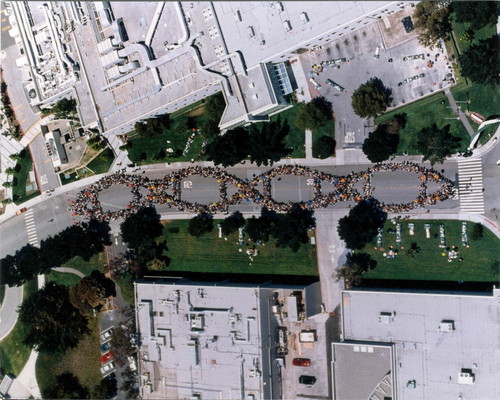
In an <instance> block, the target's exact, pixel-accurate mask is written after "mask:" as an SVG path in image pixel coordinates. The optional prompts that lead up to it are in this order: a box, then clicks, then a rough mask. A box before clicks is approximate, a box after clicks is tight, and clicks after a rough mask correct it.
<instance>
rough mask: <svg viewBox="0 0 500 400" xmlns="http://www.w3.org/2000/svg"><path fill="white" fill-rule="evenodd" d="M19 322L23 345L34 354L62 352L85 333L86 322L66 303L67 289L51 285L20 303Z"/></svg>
mask: <svg viewBox="0 0 500 400" xmlns="http://www.w3.org/2000/svg"><path fill="white" fill-rule="evenodd" d="M19 321H20V322H21V324H22V329H21V332H22V336H23V339H22V340H23V343H25V344H27V345H29V346H33V347H35V348H36V349H37V350H38V351H47V352H63V351H65V350H67V349H71V348H74V347H76V345H77V344H78V342H79V341H80V339H81V337H82V336H83V335H84V334H86V333H89V330H88V327H87V319H86V318H85V317H84V316H82V315H81V314H80V312H79V311H78V310H77V309H76V308H75V307H73V306H72V305H71V303H70V301H69V297H68V289H67V288H66V287H65V286H61V285H57V284H55V283H53V282H49V283H47V284H46V285H45V286H44V287H43V288H42V289H40V290H38V291H37V292H35V293H33V294H32V295H31V296H29V297H28V298H27V299H26V300H24V301H23V303H22V304H21V306H20V307H19Z"/></svg>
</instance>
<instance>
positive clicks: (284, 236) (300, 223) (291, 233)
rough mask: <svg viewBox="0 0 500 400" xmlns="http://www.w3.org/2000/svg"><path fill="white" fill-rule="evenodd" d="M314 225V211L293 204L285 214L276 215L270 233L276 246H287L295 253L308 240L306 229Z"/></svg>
mask: <svg viewBox="0 0 500 400" xmlns="http://www.w3.org/2000/svg"><path fill="white" fill-rule="evenodd" d="M315 225H316V221H315V219H314V212H313V211H312V210H306V209H303V208H302V207H301V206H300V205H299V204H295V205H294V206H293V207H292V209H291V210H290V211H289V212H288V213H286V214H280V215H278V219H277V221H276V222H275V223H274V226H273V230H272V234H273V236H274V237H275V238H276V247H288V248H290V249H291V250H292V251H293V252H294V253H296V252H297V251H298V250H299V248H300V246H301V245H302V244H305V243H307V242H308V240H309V235H308V230H309V229H312V228H313V227H314V226H315Z"/></svg>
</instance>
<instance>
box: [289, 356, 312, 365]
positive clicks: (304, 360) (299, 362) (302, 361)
mask: <svg viewBox="0 0 500 400" xmlns="http://www.w3.org/2000/svg"><path fill="white" fill-rule="evenodd" d="M292 364H293V365H295V366H296V367H310V366H311V360H309V359H308V358H294V359H293V360H292Z"/></svg>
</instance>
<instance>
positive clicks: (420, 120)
mask: <svg viewBox="0 0 500 400" xmlns="http://www.w3.org/2000/svg"><path fill="white" fill-rule="evenodd" d="M396 114H406V125H405V127H404V128H403V129H401V130H400V131H399V146H398V151H397V153H396V154H403V153H404V152H407V153H408V154H410V155H416V154H419V152H418V150H417V149H416V144H417V132H419V131H420V130H421V129H423V128H427V127H429V126H431V125H432V124H433V123H436V125H437V127H438V128H442V127H443V126H445V125H448V124H449V125H450V127H451V129H450V133H451V134H452V135H454V136H458V137H460V138H462V142H461V147H462V148H466V147H467V146H468V145H469V143H470V136H469V134H468V133H467V131H466V130H465V128H464V126H463V125H462V123H461V122H460V121H459V120H457V119H456V115H455V113H454V112H453V111H452V109H451V108H450V107H449V103H448V99H447V98H446V95H445V94H444V93H442V92H441V93H436V94H435V95H432V96H429V97H426V98H424V99H421V100H418V101H416V102H414V103H411V104H408V105H405V106H403V107H398V108H397V109H395V110H392V111H390V112H387V113H385V114H382V115H381V116H380V117H378V118H376V119H375V124H377V125H381V124H383V123H385V122H387V121H389V120H391V119H394V116H395V115H396Z"/></svg>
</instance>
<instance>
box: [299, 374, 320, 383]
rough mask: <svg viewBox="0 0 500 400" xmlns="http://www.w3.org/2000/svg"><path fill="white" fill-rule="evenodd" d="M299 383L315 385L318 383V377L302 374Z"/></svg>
mask: <svg viewBox="0 0 500 400" xmlns="http://www.w3.org/2000/svg"><path fill="white" fill-rule="evenodd" d="M299 383H301V384H303V385H314V384H315V383H316V377H315V376H310V375H300V376H299Z"/></svg>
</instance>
